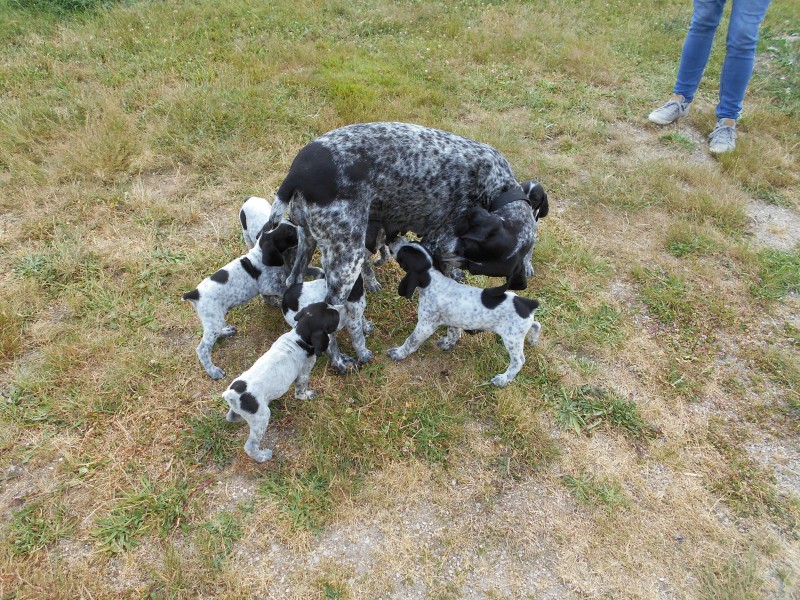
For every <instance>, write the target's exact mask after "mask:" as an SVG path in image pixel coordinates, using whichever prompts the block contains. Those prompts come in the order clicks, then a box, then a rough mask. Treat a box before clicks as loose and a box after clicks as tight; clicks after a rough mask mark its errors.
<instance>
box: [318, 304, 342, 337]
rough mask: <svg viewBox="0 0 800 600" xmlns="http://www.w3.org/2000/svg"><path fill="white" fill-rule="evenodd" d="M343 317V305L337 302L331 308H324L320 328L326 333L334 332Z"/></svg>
mask: <svg viewBox="0 0 800 600" xmlns="http://www.w3.org/2000/svg"><path fill="white" fill-rule="evenodd" d="M343 318H344V305H342V304H337V305H336V306H334V307H333V308H326V309H325V311H324V312H323V313H322V328H323V329H324V330H325V331H326V332H327V333H336V330H337V329H339V323H340V322H341V321H342V319H343Z"/></svg>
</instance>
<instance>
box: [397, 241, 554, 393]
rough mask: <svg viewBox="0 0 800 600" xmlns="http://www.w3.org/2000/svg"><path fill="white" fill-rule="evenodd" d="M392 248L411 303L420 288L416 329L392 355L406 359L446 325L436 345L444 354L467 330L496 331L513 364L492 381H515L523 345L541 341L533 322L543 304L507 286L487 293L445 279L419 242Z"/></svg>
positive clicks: (400, 289)
mask: <svg viewBox="0 0 800 600" xmlns="http://www.w3.org/2000/svg"><path fill="white" fill-rule="evenodd" d="M389 248H390V249H391V251H392V255H393V256H394V257H395V260H397V262H398V264H399V265H400V266H401V267H402V268H403V270H404V271H405V272H406V276H405V277H404V278H403V279H402V280H401V281H400V286H399V287H398V290H397V291H398V293H399V294H400V295H401V296H404V297H406V298H408V299H411V296H412V295H413V293H414V290H415V289H417V288H419V307H418V309H417V314H418V320H417V326H416V328H415V329H414V331H413V333H412V334H411V335H410V336H408V339H406V341H405V342H404V343H403V345H402V346H399V347H397V348H391V349H390V350H389V351H388V354H389V357H390V358H393V359H394V360H403V359H404V358H406V357H407V356H408V355H409V354H411V353H412V352H415V351H416V350H417V349H418V348H419V347H420V345H421V344H422V343H423V342H424V341H425V340H427V339H428V338H429V337H430V336H431V335H433V333H434V332H435V331H436V329H437V328H438V327H439V326H440V325H446V326H447V335H445V337H443V338H441V339H440V340H439V342H438V346H439V347H440V348H441V349H443V350H450V349H452V348H453V347H454V346H455V345H456V342H458V340H459V338H460V337H461V331H462V330H464V329H466V330H477V331H493V332H495V333H496V334H498V335H499V336H500V337H501V338H502V339H503V344H504V345H505V347H506V350H508V354H509V357H510V362H509V365H508V369H507V370H506V371H505V373H500V374H499V375H495V376H494V377H493V378H492V383H493V384H494V385H497V386H500V387H502V386H504V385H506V384H507V383H508V382H509V381H511V380H512V379H514V377H516V375H517V373H519V370H520V369H521V368H522V365H523V364H525V352H524V342H525V341H526V340H527V342H528V343H529V344H535V343H537V342H538V341H539V332H540V331H541V325H540V324H539V322H538V321H536V320H535V319H534V311H535V310H536V308H538V306H539V302H537V301H536V300H530V299H528V298H523V297H521V296H517V295H516V294H514V293H512V292H508V291H506V289H507V286H501V287H499V288H489V289H485V290H484V289H481V288H477V287H473V286H470V285H464V284H463V283H458V282H457V281H454V280H453V279H450V278H449V277H445V276H444V275H443V274H442V273H440V272H439V271H438V270H436V269H435V268H434V267H433V260H432V258H431V255H430V253H429V252H428V251H427V250H426V249H425V248H424V247H423V246H422V245H421V244H418V243H409V242H406V241H405V240H402V239H399V240H396V241H394V242H392V243H390V244H389Z"/></svg>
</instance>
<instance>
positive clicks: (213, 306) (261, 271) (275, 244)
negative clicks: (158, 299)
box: [181, 223, 297, 379]
mask: <svg viewBox="0 0 800 600" xmlns="http://www.w3.org/2000/svg"><path fill="white" fill-rule="evenodd" d="M296 246H297V228H296V227H295V226H294V225H291V224H289V223H281V224H280V225H279V226H278V227H276V228H275V229H273V230H272V231H267V232H263V233H261V234H260V235H259V236H258V237H257V238H256V243H255V245H254V246H253V248H252V249H251V250H250V252H248V253H247V254H245V255H244V256H240V257H239V258H237V259H236V260H233V261H231V262H229V263H228V264H227V265H225V266H224V267H222V268H221V269H219V270H218V271H217V272H216V273H214V274H213V275H211V276H210V277H206V278H205V279H204V280H203V281H201V282H200V284H199V285H198V286H197V287H196V288H195V289H193V290H192V291H191V292H186V293H185V294H184V295H183V296H181V300H188V301H189V302H191V303H192V304H193V305H194V308H195V310H197V315H198V316H199V317H200V321H201V322H202V324H203V339H201V340H200V344H199V345H198V346H197V356H198V358H199V359H200V364H202V365H203V368H204V369H205V370H206V373H208V374H209V376H210V377H211V378H212V379H220V378H222V377H224V376H225V371H223V370H222V369H220V368H219V367H217V366H216V365H215V364H214V363H213V361H212V360H211V349H212V348H213V347H214V343H215V342H216V341H217V338H221V337H222V338H226V337H230V336H232V335H233V334H234V333H236V328H235V327H233V326H231V325H227V324H226V323H225V315H226V314H227V313H228V311H229V310H230V309H232V308H233V307H235V306H239V305H241V304H244V303H245V302H249V301H250V300H252V299H253V298H255V297H256V296H258V295H259V294H261V295H262V296H265V297H280V295H281V294H282V292H283V290H284V284H285V279H286V268H285V261H284V253H285V252H286V251H287V250H288V249H289V248H294V247H296Z"/></svg>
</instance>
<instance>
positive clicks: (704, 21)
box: [672, 0, 754, 103]
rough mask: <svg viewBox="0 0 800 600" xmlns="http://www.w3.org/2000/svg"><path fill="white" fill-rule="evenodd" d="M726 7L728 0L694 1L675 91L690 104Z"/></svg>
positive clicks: (674, 92)
mask: <svg viewBox="0 0 800 600" xmlns="http://www.w3.org/2000/svg"><path fill="white" fill-rule="evenodd" d="M752 1H754V0H752ZM724 6H725V0H694V11H693V13H692V22H691V25H689V31H688V32H687V34H686V39H685V40H684V42H683V50H682V51H681V62H680V65H679V66H678V77H677V80H676V81H675V87H674V88H673V90H672V92H673V94H675V95H676V96H678V95H679V96H683V98H684V101H685V102H686V103H689V102H691V101H692V100H693V99H694V95H695V92H696V91H697V87H698V86H699V85H700V79H701V78H702V77H703V71H704V70H705V68H706V65H707V64H708V57H709V56H710V55H711V45H712V44H713V42H714V34H715V33H716V31H717V27H718V26H719V22H720V19H721V18H722V9H723V8H724Z"/></svg>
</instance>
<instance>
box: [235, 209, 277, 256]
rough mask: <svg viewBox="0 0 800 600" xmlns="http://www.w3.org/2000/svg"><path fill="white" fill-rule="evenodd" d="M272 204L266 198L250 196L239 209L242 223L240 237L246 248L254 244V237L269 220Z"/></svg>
mask: <svg viewBox="0 0 800 600" xmlns="http://www.w3.org/2000/svg"><path fill="white" fill-rule="evenodd" d="M271 211H272V205H271V204H270V203H269V200H267V199H266V198H259V197H258V196H250V197H248V198H246V199H245V201H244V203H243V204H242V207H241V208H240V209H239V222H240V223H241V224H242V237H243V238H244V243H245V244H247V247H248V248H252V247H253V246H255V245H256V237H258V234H259V233H261V230H262V229H263V227H264V225H266V223H267V221H268V220H269V214H270V212H271Z"/></svg>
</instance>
